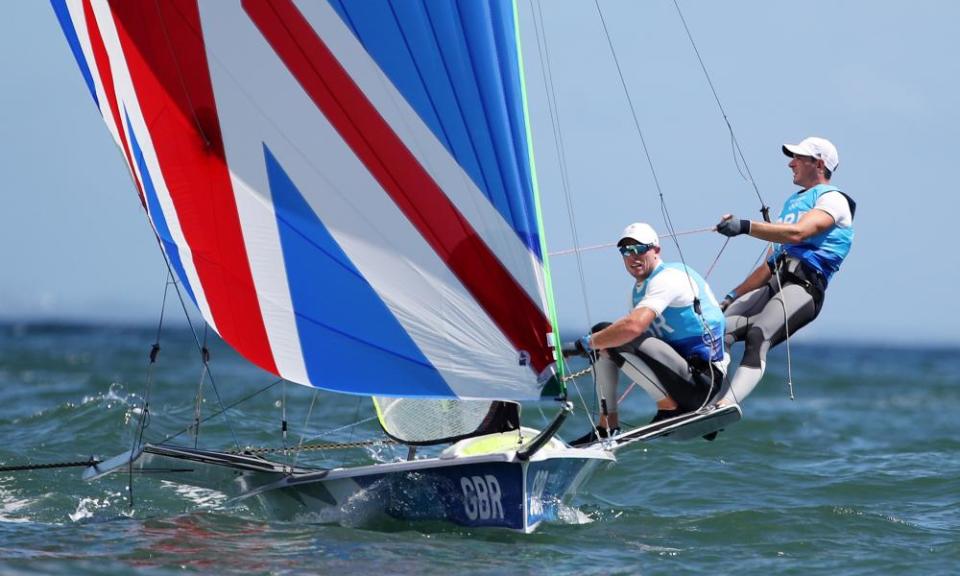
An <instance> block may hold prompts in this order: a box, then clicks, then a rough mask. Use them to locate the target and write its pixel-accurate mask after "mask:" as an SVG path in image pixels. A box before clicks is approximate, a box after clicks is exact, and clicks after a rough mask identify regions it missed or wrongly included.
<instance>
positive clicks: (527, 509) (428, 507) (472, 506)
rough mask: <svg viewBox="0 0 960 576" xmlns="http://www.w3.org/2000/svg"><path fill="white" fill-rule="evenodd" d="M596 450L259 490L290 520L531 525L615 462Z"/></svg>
mask: <svg viewBox="0 0 960 576" xmlns="http://www.w3.org/2000/svg"><path fill="white" fill-rule="evenodd" d="M566 452H573V451H566ZM595 455H596V456H597V457H589V455H588V454H587V453H585V452H584V451H576V453H574V454H565V455H553V456H549V455H548V456H546V457H544V458H540V459H534V460H531V461H527V462H524V461H520V460H518V459H516V458H512V457H505V458H503V459H499V460H493V459H482V458H472V459H471V460H475V461H473V462H465V461H460V460H447V461H445V460H442V459H430V460H423V461H417V462H414V463H413V464H415V466H413V467H404V468H406V469H397V470H388V471H382V470H379V471H370V472H369V473H360V474H353V473H349V472H348V473H346V474H336V473H335V472H331V473H330V474H327V475H324V476H322V477H313V478H310V477H307V478H296V477H292V478H289V479H285V480H284V481H283V482H282V483H280V485H277V486H272V487H269V488H268V489H266V490H261V491H257V492H258V493H257V494H256V497H257V498H258V499H259V500H260V502H261V504H262V506H263V507H264V508H265V509H267V511H268V513H269V514H270V516H272V517H274V518H279V519H285V520H296V519H309V518H310V517H311V516H318V517H319V519H320V520H339V519H341V518H342V516H344V515H347V516H349V517H351V521H357V520H361V521H362V520H366V519H368V518H367V515H377V514H385V515H386V516H389V517H391V518H394V519H397V520H402V521H443V522H452V523H454V524H458V525H460V526H469V527H498V528H509V529H513V530H520V531H523V532H531V531H533V530H534V529H535V528H536V527H537V526H538V525H539V524H540V523H541V522H543V521H553V520H557V519H559V518H560V515H561V513H562V510H563V504H564V502H565V501H566V500H567V499H568V498H569V497H570V496H571V495H572V494H574V493H575V492H576V490H577V489H578V488H579V486H580V485H581V484H582V483H583V482H585V481H586V480H587V479H588V478H589V477H590V475H591V474H592V473H593V471H594V469H595V468H596V466H597V465H598V464H600V463H603V462H608V461H611V459H609V458H607V457H605V455H604V453H603V452H601V451H597V452H595ZM511 456H512V455H511ZM584 456H588V457H584ZM477 460H479V461H477Z"/></svg>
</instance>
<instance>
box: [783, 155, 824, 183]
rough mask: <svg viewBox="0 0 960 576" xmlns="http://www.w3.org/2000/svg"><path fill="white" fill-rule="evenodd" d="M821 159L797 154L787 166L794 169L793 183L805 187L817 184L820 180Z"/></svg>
mask: <svg viewBox="0 0 960 576" xmlns="http://www.w3.org/2000/svg"><path fill="white" fill-rule="evenodd" d="M820 162H821V161H820V160H817V159H816V158H812V157H810V156H800V155H796V156H794V157H793V158H791V159H790V162H789V163H788V164H787V166H789V167H790V169H791V170H793V183H794V184H796V185H797V186H801V187H803V188H810V187H811V186H816V185H817V184H818V183H819V182H820V170H821V168H820Z"/></svg>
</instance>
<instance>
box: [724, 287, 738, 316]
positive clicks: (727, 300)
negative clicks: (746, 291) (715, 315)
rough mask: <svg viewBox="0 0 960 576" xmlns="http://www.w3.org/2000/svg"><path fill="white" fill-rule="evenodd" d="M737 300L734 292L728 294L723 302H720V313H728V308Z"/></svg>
mask: <svg viewBox="0 0 960 576" xmlns="http://www.w3.org/2000/svg"><path fill="white" fill-rule="evenodd" d="M736 299H737V293H736V292H734V291H733V290H731V291H729V292H727V295H726V296H724V297H723V300H721V301H720V311H721V312H726V311H727V306H729V305H731V304H733V301H734V300H736Z"/></svg>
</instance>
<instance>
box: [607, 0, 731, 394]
mask: <svg viewBox="0 0 960 576" xmlns="http://www.w3.org/2000/svg"><path fill="white" fill-rule="evenodd" d="M593 4H594V6H596V8H597V14H598V15H599V16H600V23H601V24H602V25H603V33H604V36H605V37H606V39H607V45H608V46H609V48H610V54H611V56H612V57H613V63H614V65H615V66H616V69H617V76H618V77H619V78H620V86H621V87H622V88H623V94H624V96H625V97H626V99H627V105H628V107H629V108H630V114H631V116H632V117H633V125H634V128H635V129H636V131H637V136H638V137H639V138H640V144H641V148H642V149H643V154H644V156H645V157H646V159H647V165H648V166H649V168H650V174H651V176H652V178H653V183H654V185H655V186H656V189H657V195H658V196H659V199H660V213H661V215H662V216H663V221H664V224H666V226H667V230H668V232H669V234H670V236H671V238H672V239H673V243H674V245H675V246H676V248H677V254H678V255H679V256H680V264H681V265H682V266H683V269H684V275H685V276H686V277H687V282H688V283H689V285H690V293H691V294H693V295H694V299H693V307H694V312H695V313H696V315H697V317H698V318H699V319H700V325H701V327H702V328H703V332H702V334H701V337H702V339H703V342H704V344H706V346H707V349H708V350H710V351H711V356H712V355H713V351H714V350H715V349H716V348H717V347H718V342H716V339H715V338H714V337H713V334H712V332H711V331H710V327H709V325H708V324H707V321H706V319H705V318H704V316H703V312H702V309H701V307H700V299H699V298H698V297H697V295H696V294H697V290H696V288H695V286H694V282H693V278H692V277H691V276H690V274H689V272H688V270H689V268H688V267H687V262H686V259H685V258H684V256H683V249H682V248H681V247H680V240H679V238H678V237H677V236H678V235H677V231H676V228H675V227H674V225H673V219H672V218H671V217H670V210H669V209H668V208H667V202H666V199H665V198H664V195H663V187H662V186H661V185H660V179H659V178H658V177H657V172H656V169H655V168H654V166H653V158H652V156H651V154H650V149H649V147H648V146H647V141H646V138H644V136H643V130H642V129H641V127H640V119H639V118H638V117H637V111H636V107H635V106H634V104H633V98H632V97H631V96H630V90H629V89H628V88H627V82H626V79H625V78H624V76H623V69H622V67H621V66H620V59H619V58H618V57H617V51H616V49H615V48H614V46H613V39H612V38H611V37H610V30H609V28H608V27H607V21H606V19H605V18H604V17H603V10H602V9H601V8H600V2H599V0H594V3H593ZM719 348H720V350H721V351H722V350H723V341H722V338H721V340H720V342H719ZM714 380H715V376H714V371H713V369H712V367H711V369H710V392H709V393H708V394H707V397H706V398H705V399H704V403H703V404H704V405H706V403H707V402H709V400H710V398H711V397H712V396H713V390H714V388H715V387H716V384H717V383H716V382H715V381H714ZM701 408H702V406H701Z"/></svg>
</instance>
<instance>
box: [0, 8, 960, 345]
mask: <svg viewBox="0 0 960 576" xmlns="http://www.w3.org/2000/svg"><path fill="white" fill-rule="evenodd" d="M530 6H531V5H530V2H529V1H527V0H521V2H520V7H521V15H522V16H523V18H524V25H523V28H522V33H523V39H524V40H523V41H524V45H523V49H524V51H533V50H536V49H537V44H536V34H535V33H534V28H533V27H532V26H531V25H530V18H529V16H530V14H531V9H530ZM600 6H601V9H602V11H603V16H604V19H605V21H606V23H607V27H608V30H609V34H610V38H611V41H612V43H613V45H614V48H615V50H616V53H617V58H618V59H619V61H620V64H621V67H622V71H623V77H624V80H625V83H626V86H627V90H628V92H629V94H630V98H631V100H632V102H633V105H634V109H635V111H636V114H637V122H638V124H639V126H640V129H641V131H642V135H643V141H644V142H645V143H646V151H644V147H643V146H642V144H641V140H640V137H639V136H638V133H637V130H636V127H635V126H634V123H633V119H632V115H631V109H630V107H629V105H628V104H627V100H626V98H625V97H624V92H623V88H622V87H621V85H620V80H619V76H618V74H617V70H616V68H615V65H614V61H613V58H612V56H611V54H610V49H609V47H608V45H607V40H606V37H605V36H604V32H603V27H602V24H601V21H600V18H599V17H598V14H597V9H596V6H595V5H594V4H593V2H586V1H577V2H574V1H572V0H570V1H551V2H543V3H542V15H543V28H542V30H541V31H540V33H541V34H542V35H543V38H545V41H546V45H547V50H548V53H549V59H550V63H551V67H550V73H551V74H550V77H551V80H552V82H551V83H550V84H549V85H550V86H552V90H553V91H554V92H555V93H556V95H557V110H558V113H557V117H558V122H559V130H560V134H561V137H562V143H563V151H564V154H563V162H562V163H561V161H560V154H559V153H558V152H557V150H558V146H557V140H556V139H555V138H554V136H553V130H552V128H551V123H550V119H549V115H548V113H547V110H548V109H547V107H546V106H545V97H544V94H545V90H546V88H545V82H544V80H543V77H542V74H537V73H531V74H529V75H528V78H527V85H528V90H529V91H530V100H531V115H532V118H531V121H532V124H533V134H534V145H535V154H536V162H537V170H538V178H539V183H540V188H541V191H542V197H543V215H544V223H545V224H544V225H545V230H546V235H547V239H548V242H549V247H550V250H551V251H560V250H564V249H568V248H571V247H573V246H574V239H573V235H572V234H571V232H570V230H571V224H570V222H571V219H572V221H573V222H574V224H575V227H576V230H577V239H578V242H577V243H578V244H579V245H580V246H592V245H596V244H604V243H612V242H615V241H616V240H617V238H618V237H619V233H620V231H621V230H622V229H623V228H624V227H625V226H626V225H627V224H629V223H630V222H633V221H647V222H649V223H650V224H652V225H653V226H654V228H656V229H657V230H660V231H661V232H662V231H665V230H666V226H665V224H664V221H663V217H662V215H661V209H660V197H659V194H660V193H662V196H663V200H664V202H665V204H666V206H667V209H668V212H669V215H670V217H671V219H672V221H673V224H674V227H675V229H676V230H678V231H685V230H697V229H702V228H704V227H708V226H711V225H713V224H715V223H716V222H717V220H718V219H719V216H720V215H721V214H724V213H734V214H736V215H737V217H743V218H751V219H759V218H760V216H759V207H760V203H759V200H758V199H757V194H756V192H755V191H754V188H753V185H751V184H750V183H749V182H748V181H746V180H745V179H744V178H743V177H742V176H741V170H742V166H741V168H740V169H738V167H737V164H736V163H735V161H734V156H733V154H732V150H731V137H730V133H729V131H728V129H727V126H726V124H725V122H724V118H723V116H722V114H721V113H720V111H719V109H718V105H717V102H716V101H715V100H714V96H713V93H712V92H711V89H710V86H709V85H708V83H707V81H706V79H705V77H704V74H703V71H702V70H701V69H700V65H699V63H698V61H697V56H696V54H695V53H694V51H693V48H692V47H691V43H690V40H689V39H688V38H687V36H686V33H685V32H684V28H683V24H682V23H681V20H680V18H679V17H678V14H677V10H676V8H675V6H674V3H673V1H672V0H645V1H643V2H634V1H627V0H621V1H613V0H601V2H600ZM680 6H681V9H682V10H683V15H684V17H685V19H686V22H687V25H688V26H689V28H690V31H691V33H692V35H693V38H694V40H695V42H696V45H697V48H698V49H699V51H700V55H701V56H702V58H703V61H704V64H705V66H706V68H707V70H708V72H709V74H710V78H711V80H712V82H713V85H714V87H715V88H716V91H717V94H718V95H719V99H720V102H721V103H722V106H723V108H724V110H725V111H726V114H727V117H728V119H729V121H730V123H731V125H732V127H733V130H734V133H735V135H736V138H737V141H738V142H739V144H740V147H741V149H742V151H743V154H744V157H745V159H746V162H747V166H748V168H749V171H750V173H751V174H752V175H753V179H754V182H755V183H756V186H757V189H758V190H759V192H760V194H761V196H762V197H763V199H764V200H765V202H766V203H767V204H769V205H770V206H771V207H772V211H773V213H774V214H776V213H778V212H779V209H780V206H781V205H782V203H783V201H784V200H785V198H786V197H787V196H788V195H790V194H791V193H793V192H795V191H796V188H795V187H794V186H793V184H792V183H791V173H790V170H789V168H787V161H788V159H787V158H786V157H784V156H783V155H782V153H781V151H780V147H781V145H782V144H783V143H788V142H789V143H795V142H799V141H800V140H801V139H802V138H804V137H806V136H812V135H816V136H821V137H826V138H829V139H830V140H832V141H833V142H834V143H835V144H836V145H837V148H838V149H839V154H840V167H839V169H838V170H837V172H836V174H835V175H834V179H833V183H834V184H836V185H837V186H839V187H840V188H841V189H842V190H844V191H845V192H847V193H848V194H849V195H850V196H852V197H853V198H855V199H856V200H857V208H858V210H857V218H856V222H855V226H856V239H855V241H854V246H853V250H852V252H851V255H850V256H849V258H848V259H847V261H846V262H845V264H844V266H843V268H842V270H841V271H840V272H839V273H838V274H837V275H836V276H835V277H834V280H833V281H832V282H831V286H830V289H829V290H828V293H827V298H826V303H825V305H824V309H823V311H822V313H821V316H820V318H819V319H817V320H816V322H814V323H813V324H812V325H810V326H808V327H806V328H804V329H803V331H801V332H800V333H799V334H798V335H797V339H798V340H802V341H807V342H835V341H841V342H842V341H850V340H856V341H864V342H875V343H878V344H881V343H890V344H947V345H956V344H958V343H960V328H958V322H957V321H958V316H960V315H958V313H957V312H956V310H955V307H954V306H953V304H952V302H953V300H954V299H955V298H956V296H955V295H954V294H953V292H954V291H955V290H956V287H957V286H960V256H958V255H957V251H956V250H954V249H953V246H952V243H953V241H954V237H955V235H954V233H953V229H954V226H953V221H954V218H955V217H956V216H957V214H958V213H960V210H958V208H960V202H958V200H957V195H956V191H955V190H954V186H955V184H954V182H953V178H952V177H951V174H952V171H953V170H954V169H955V167H956V166H957V162H956V161H955V156H956V152H955V151H954V149H953V148H954V145H955V143H956V141H957V139H958V136H960V110H958V106H957V105H958V103H960V58H958V54H960V40H957V37H956V34H955V33H954V30H953V27H954V26H955V23H956V22H958V21H960V3H956V2H952V1H947V0H943V1H933V0H921V1H918V2H912V3H907V2H887V1H869V2H868V1H866V0H862V1H853V0H822V1H821V0H813V1H807V2H803V3H795V2H769V1H764V0H755V1H754V0H742V1H735V2H712V1H706V0H699V1H693V0H687V1H684V2H681V4H680ZM0 44H2V47H3V49H2V50H0V82H2V83H3V89H2V90H0V133H2V134H3V136H4V138H3V140H2V142H0V173H2V174H3V176H4V180H5V182H4V184H3V185H2V187H0V195H2V200H3V204H2V207H0V321H2V320H14V321H24V320H27V321H29V320H36V321H53V322H63V321H67V322H74V321H82V322H111V323H118V322H119V323H153V322H156V319H157V316H158V314H159V310H160V303H161V298H162V295H163V290H164V282H165V279H166V268H165V266H164V264H163V261H162V259H161V256H160V254H159V251H158V247H157V244H156V241H155V240H154V237H153V234H152V231H151V229H150V227H149V225H148V223H147V220H146V217H145V215H144V213H143V210H142V208H141V206H140V203H139V199H138V197H137V193H136V191H135V188H134V185H133V183H132V180H131V178H130V176H129V174H128V172H127V168H126V165H125V163H124V160H123V158H122V155H121V154H120V152H119V150H118V149H117V147H116V146H115V145H114V143H113V141H112V140H111V138H110V136H109V134H108V132H107V129H106V127H105V126H104V124H103V122H102V120H101V118H100V116H99V113H98V111H97V109H96V107H95V105H94V103H93V102H92V100H91V98H90V95H89V93H88V92H87V89H86V87H85V85H84V83H83V80H82V78H81V75H80V73H79V71H78V69H77V67H76V64H75V61H74V59H73V57H72V55H71V53H70V50H69V48H68V46H67V43H66V41H65V40H64V38H63V36H62V33H61V31H60V28H59V25H58V24H57V21H56V18H55V17H54V14H53V11H52V9H51V8H50V7H49V5H48V4H47V3H46V2H41V1H38V0H16V1H14V2H12V3H10V4H9V5H7V6H5V17H4V18H3V19H0ZM647 154H649V157H650V162H649V163H648V161H647ZM650 164H652V166H653V172H651V168H650ZM563 171H565V172H566V174H567V186H564V185H563V181H562V179H561V177H560V175H561V174H562V173H563ZM653 173H655V174H656V182H655V179H654V177H653ZM657 183H659V192H658V187H657ZM568 198H569V201H568V200H567V199H568ZM723 245H724V239H723V237H721V236H719V235H717V234H715V233H699V234H691V235H688V236H683V237H681V238H680V248H681V249H682V251H683V256H684V260H685V261H686V262H687V263H688V264H689V265H691V266H693V267H694V268H696V269H697V270H699V271H700V272H701V273H702V274H706V272H707V271H708V269H709V270H710V274H709V276H708V282H709V283H710V285H711V286H712V287H713V289H714V292H716V293H717V294H718V295H722V294H725V293H726V292H727V291H728V290H729V289H731V288H733V287H734V286H735V285H736V284H738V283H739V282H740V281H741V280H742V279H743V277H745V276H746V274H747V273H749V271H750V270H751V269H752V267H753V265H754V263H755V261H756V260H757V258H758V257H759V256H760V254H761V253H762V252H763V250H764V243H763V242H761V241H760V240H756V239H753V238H747V237H738V238H733V239H732V240H731V241H730V242H729V244H727V246H726V248H725V249H723V251H722V253H720V251H721V248H722V247H723ZM718 253H719V259H718ZM663 257H664V259H665V260H668V261H675V260H678V259H679V255H678V252H677V249H676V246H675V245H674V244H673V243H672V242H671V241H669V240H666V239H665V240H664V250H663ZM715 260H716V265H715V266H714V267H712V269H711V265H712V264H713V263H714V261H715ZM551 268H552V273H553V283H554V289H555V293H556V295H557V301H558V309H559V310H560V314H561V324H563V325H566V326H572V327H579V326H586V325H588V323H591V322H597V321H600V320H612V319H615V318H616V317H618V316H620V315H622V314H624V313H625V312H626V307H627V302H628V297H629V292H630V289H631V279H630V277H629V276H628V275H627V273H626V272H625V271H624V269H623V266H622V262H621V259H620V257H619V255H618V254H617V252H616V251H615V249H613V248H606V249H602V250H595V251H590V252H586V253H583V254H582V255H581V257H580V259H579V266H578V261H577V258H576V257H574V256H569V255H558V256H554V257H552V258H551ZM574 329H576V328H574Z"/></svg>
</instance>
